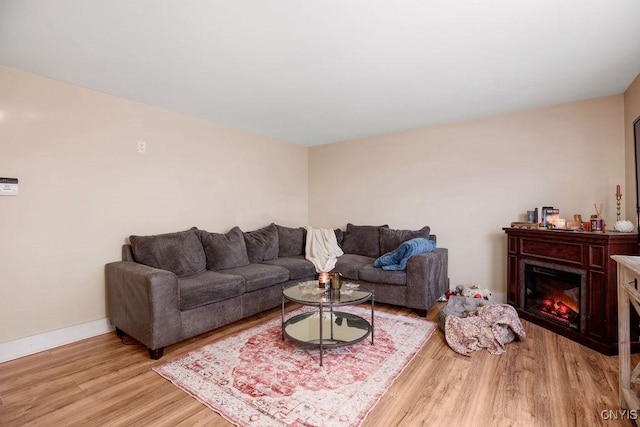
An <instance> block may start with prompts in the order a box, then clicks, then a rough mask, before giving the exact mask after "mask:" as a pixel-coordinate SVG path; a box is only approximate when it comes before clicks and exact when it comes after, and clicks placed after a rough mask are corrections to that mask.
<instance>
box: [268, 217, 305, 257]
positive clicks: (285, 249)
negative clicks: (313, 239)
mask: <svg viewBox="0 0 640 427" xmlns="http://www.w3.org/2000/svg"><path fill="white" fill-rule="evenodd" d="M275 226H276V229H277V230H278V256H279V257H281V258H284V257H290V256H298V255H304V247H305V243H306V238H307V230H306V229H305V228H302V227H298V228H291V227H283V226H282V225H277V224H276V225H275Z"/></svg>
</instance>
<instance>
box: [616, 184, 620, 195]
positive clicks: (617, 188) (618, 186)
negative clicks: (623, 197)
mask: <svg viewBox="0 0 640 427" xmlns="http://www.w3.org/2000/svg"><path fill="white" fill-rule="evenodd" d="M616 194H620V185H616Z"/></svg>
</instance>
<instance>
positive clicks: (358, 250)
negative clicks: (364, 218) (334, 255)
mask: <svg viewBox="0 0 640 427" xmlns="http://www.w3.org/2000/svg"><path fill="white" fill-rule="evenodd" d="M381 228H389V226H388V225H386V224H385V225H353V224H351V223H349V224H347V231H346V232H345V233H344V237H343V239H342V250H343V251H344V253H345V254H354V255H362V256H367V257H371V258H378V257H379V256H380V229H381Z"/></svg>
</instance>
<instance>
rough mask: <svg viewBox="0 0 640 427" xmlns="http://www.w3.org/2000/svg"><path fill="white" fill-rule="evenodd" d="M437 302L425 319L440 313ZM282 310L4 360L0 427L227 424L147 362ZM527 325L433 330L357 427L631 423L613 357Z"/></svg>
mask: <svg viewBox="0 0 640 427" xmlns="http://www.w3.org/2000/svg"><path fill="white" fill-rule="evenodd" d="M441 306H442V304H440V305H439V306H437V307H436V308H434V309H432V310H430V312H429V315H428V318H429V319H431V320H434V319H437V312H438V311H439V309H440V308H441ZM377 309H378V310H385V311H392V312H398V313H402V314H405V315H408V316H415V315H414V314H413V313H412V312H411V311H409V310H404V309H398V308H395V307H390V306H385V305H381V304H380V305H378V306H377ZM279 315H280V313H279V310H278V309H276V310H273V311H270V312H266V313H263V314H261V315H258V316H254V317H252V318H250V319H246V320H244V321H241V322H237V323H235V324H232V325H229V326H227V327H224V328H220V329H218V330H216V331H213V332H210V333H207V334H204V335H201V336H199V337H197V338H194V339H190V340H187V341H185V342H183V343H180V344H176V345H173V346H170V347H167V348H166V350H165V355H164V357H163V358H162V359H160V360H159V361H154V360H150V359H149V357H148V353H147V351H146V349H145V348H143V347H141V346H139V345H136V344H135V343H132V342H130V340H125V344H123V343H122V342H121V341H120V340H119V339H118V338H117V337H116V335H115V333H111V334H105V335H101V336H98V337H95V338H91V339H87V340H84V341H81V342H78V343H74V344H70V345H67V346H64V347H59V348H56V349H53V350H50V351H45V352H42V353H38V354H35V355H32V356H28V357H24V358H21V359H17V360H13V361H10V362H6V363H3V364H0V426H23V425H29V426H58V425H64V426H68V425H92V426H93V425H109V426H119V425H153V426H173V425H185V426H186V425H207V426H229V425H230V424H229V423H228V422H227V421H225V420H224V419H223V418H221V417H220V416H219V415H218V414H216V413H215V412H213V411H211V410H210V409H208V408H206V407H205V406H204V405H202V404H200V403H199V402H197V401H196V400H195V399H193V398H191V397H189V396H188V395H187V394H186V393H184V392H183V391H181V390H180V389H178V388H177V387H175V386H173V385H172V384H171V383H170V382H168V381H167V380H165V379H163V378H161V377H160V376H159V375H158V374H156V373H155V372H153V371H152V370H151V368H152V367H153V366H155V365H157V364H161V363H164V362H167V361H169V360H172V359H173V358H177V357H179V356H180V355H183V354H185V353H186V352H188V351H192V350H195V349H198V348H200V347H202V346H203V345H205V344H208V343H211V342H213V341H216V340H218V339H220V338H222V337H224V336H227V335H230V334H233V333H235V332H237V331H239V330H242V329H245V328H248V327H250V326H253V325H255V324H259V323H262V322H264V321H265V319H267V318H269V319H270V318H275V317H278V316H279ZM523 324H524V326H525V329H526V331H527V339H526V340H525V341H523V342H514V343H511V344H509V345H508V347H507V352H506V353H505V354H502V355H500V356H493V355H490V354H489V353H488V352H486V351H484V350H483V351H479V352H476V353H474V354H473V355H472V356H471V357H465V356H461V355H458V354H456V353H454V352H453V351H452V350H451V349H450V348H449V347H448V346H447V343H446V341H445V339H444V334H443V333H442V332H441V331H440V330H437V331H436V332H435V333H434V335H433V336H432V337H431V338H430V339H429V341H428V342H427V343H426V345H425V346H424V347H423V348H422V350H421V351H420V352H419V354H418V356H417V357H416V358H415V359H414V360H413V362H412V363H411V364H410V365H409V366H408V367H407V368H406V369H405V371H404V372H403V373H402V375H401V376H400V377H399V378H398V379H397V380H396V381H395V383H394V384H393V386H392V387H391V389H390V390H389V391H388V392H387V393H386V394H385V395H384V397H383V398H382V400H381V401H380V402H379V403H378V404H377V405H376V407H375V408H374V410H373V411H372V412H371V413H370V414H369V416H368V417H367V419H366V420H365V422H364V424H363V426H385V427H387V426H420V425H428V426H445V425H456V426H598V425H603V426H631V425H633V422H632V421H629V420H621V419H618V420H617V421H615V420H614V421H611V420H608V419H604V418H603V417H602V416H601V412H602V411H607V414H611V413H612V412H609V411H613V413H616V412H615V411H617V410H618V409H619V406H618V358H617V357H607V356H603V355H601V354H599V353H597V352H595V351H592V350H590V349H588V348H586V347H583V346H581V345H579V344H576V343H574V342H572V341H570V340H567V339H565V338H563V337H560V336H558V335H556V334H554V333H552V332H549V331H547V330H546V329H543V328H540V327H538V326H536V325H534V324H532V323H529V322H526V321H523ZM126 343H129V344H130V345H126ZM636 358H637V357H636V356H635V355H634V357H633V358H632V362H633V363H636V362H637V360H636ZM618 417H619V418H620V417H621V416H620V415H619V416H618ZM608 418H611V416H610V415H609V416H608Z"/></svg>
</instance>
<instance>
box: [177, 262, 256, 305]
mask: <svg viewBox="0 0 640 427" xmlns="http://www.w3.org/2000/svg"><path fill="white" fill-rule="evenodd" d="M178 286H179V288H180V310H182V311H186V310H191V309H192V308H196V307H200V306H203V305H206V304H211V303H214V302H218V301H222V300H225V299H229V298H233V297H236V296H238V295H242V294H243V293H244V279H243V278H242V277H240V276H233V275H231V274H223V273H220V272H217V271H209V270H206V271H204V272H202V273H199V274H194V275H192V276H189V277H183V278H180V279H178Z"/></svg>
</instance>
